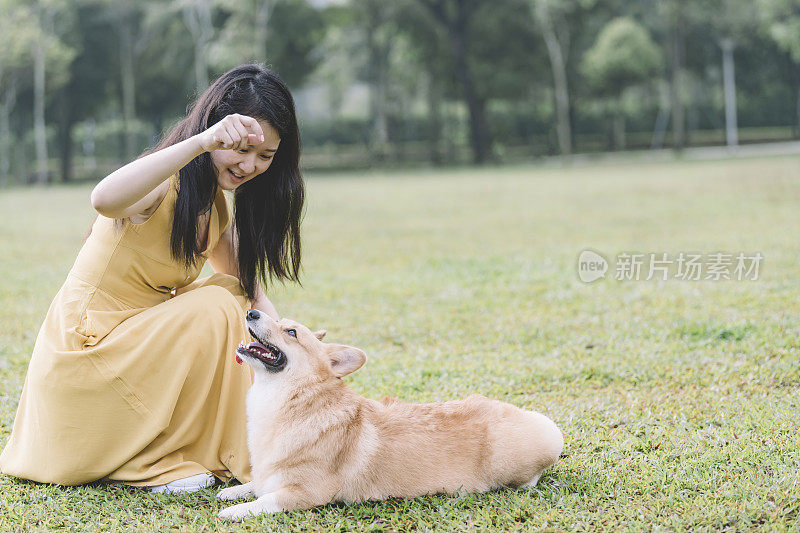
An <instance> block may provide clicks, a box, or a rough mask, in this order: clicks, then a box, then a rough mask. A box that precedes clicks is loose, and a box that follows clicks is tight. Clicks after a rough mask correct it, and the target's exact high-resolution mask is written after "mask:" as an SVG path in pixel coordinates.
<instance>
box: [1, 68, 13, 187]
mask: <svg viewBox="0 0 800 533" xmlns="http://www.w3.org/2000/svg"><path fill="white" fill-rule="evenodd" d="M16 100H17V86H16V83H14V82H12V83H11V84H10V85H9V86H8V87H7V88H6V90H5V91H3V99H2V102H0V185H5V184H6V183H8V181H9V178H10V175H11V109H12V108H13V107H14V103H15V102H16Z"/></svg>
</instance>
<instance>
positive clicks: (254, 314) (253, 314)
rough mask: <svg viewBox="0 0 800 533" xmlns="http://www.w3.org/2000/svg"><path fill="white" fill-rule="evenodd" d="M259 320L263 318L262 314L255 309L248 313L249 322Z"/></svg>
mask: <svg viewBox="0 0 800 533" xmlns="http://www.w3.org/2000/svg"><path fill="white" fill-rule="evenodd" d="M259 318H261V313H259V312H258V311H256V310H255V309H251V310H249V311H248V312H247V320H258V319H259Z"/></svg>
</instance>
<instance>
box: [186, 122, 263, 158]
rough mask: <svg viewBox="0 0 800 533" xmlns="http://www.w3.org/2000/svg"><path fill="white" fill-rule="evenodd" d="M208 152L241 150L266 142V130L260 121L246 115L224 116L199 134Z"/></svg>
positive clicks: (202, 146)
mask: <svg viewBox="0 0 800 533" xmlns="http://www.w3.org/2000/svg"><path fill="white" fill-rule="evenodd" d="M197 137H198V140H199V141H200V146H201V148H203V150H205V151H206V152H211V151H214V150H241V149H243V148H247V147H248V146H251V145H255V144H259V143H261V142H264V130H262V129H261V125H260V124H259V123H258V121H257V120H256V119H254V118H252V117H248V116H245V115H239V114H233V115H228V116H227V117H225V118H223V119H222V120H220V121H219V122H217V123H216V124H214V125H213V126H211V127H210V128H208V129H207V130H206V131H204V132H203V133H199V134H198V135H197Z"/></svg>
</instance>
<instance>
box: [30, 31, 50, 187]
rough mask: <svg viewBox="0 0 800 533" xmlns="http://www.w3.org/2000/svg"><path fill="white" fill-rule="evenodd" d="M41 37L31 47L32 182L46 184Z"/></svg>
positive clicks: (42, 46) (43, 60)
mask: <svg viewBox="0 0 800 533" xmlns="http://www.w3.org/2000/svg"><path fill="white" fill-rule="evenodd" d="M43 39H44V38H43V37H42V36H39V37H38V38H37V39H36V41H35V43H34V45H33V130H34V140H35V143H36V170H35V171H34V180H35V181H36V182H37V183H47V180H48V174H47V130H46V125H45V119H44V103H45V102H44V99H45V59H46V58H45V50H44V42H43Z"/></svg>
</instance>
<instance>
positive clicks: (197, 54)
mask: <svg viewBox="0 0 800 533" xmlns="http://www.w3.org/2000/svg"><path fill="white" fill-rule="evenodd" d="M183 20H184V22H186V27H187V28H189V33H191V34H192V40H193V42H194V77H195V85H196V86H197V93H198V94H200V93H202V92H203V91H205V90H206V89H208V43H209V42H210V41H211V38H212V37H213V35H214V26H213V25H212V23H211V6H210V5H209V3H208V0H198V1H197V2H196V3H194V4H192V5H189V6H184V8H183Z"/></svg>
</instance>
